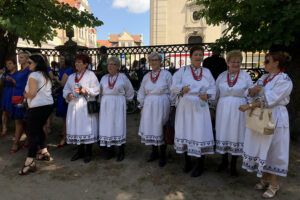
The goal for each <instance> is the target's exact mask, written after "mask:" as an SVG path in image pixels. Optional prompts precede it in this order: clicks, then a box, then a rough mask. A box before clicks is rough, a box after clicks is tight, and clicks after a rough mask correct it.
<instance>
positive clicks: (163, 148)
mask: <svg viewBox="0 0 300 200" xmlns="http://www.w3.org/2000/svg"><path fill="white" fill-rule="evenodd" d="M166 150H167V145H161V146H160V153H159V162H158V166H159V167H164V166H165V165H166Z"/></svg>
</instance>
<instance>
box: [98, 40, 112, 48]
mask: <svg viewBox="0 0 300 200" xmlns="http://www.w3.org/2000/svg"><path fill="white" fill-rule="evenodd" d="M97 43H98V44H99V46H106V47H111V46H112V44H111V43H110V42H109V41H108V40H97Z"/></svg>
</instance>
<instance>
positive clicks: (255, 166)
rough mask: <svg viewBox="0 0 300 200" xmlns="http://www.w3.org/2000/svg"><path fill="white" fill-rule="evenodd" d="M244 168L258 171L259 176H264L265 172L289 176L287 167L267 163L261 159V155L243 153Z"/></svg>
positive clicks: (249, 170)
mask: <svg viewBox="0 0 300 200" xmlns="http://www.w3.org/2000/svg"><path fill="white" fill-rule="evenodd" d="M242 168H243V169H245V170H247V171H248V172H257V177H262V173H263V172H268V173H270V174H275V175H278V176H284V177H285V176H287V172H288V170H287V169H281V168H278V167H274V166H268V165H266V161H265V160H262V159H260V158H259V157H252V156H249V155H246V154H245V153H244V154H243V164H242Z"/></svg>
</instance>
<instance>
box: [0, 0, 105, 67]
mask: <svg viewBox="0 0 300 200" xmlns="http://www.w3.org/2000/svg"><path fill="white" fill-rule="evenodd" d="M102 24H103V22H102V21H100V20H98V19H97V18H95V17H94V16H93V15H92V14H90V13H88V12H80V11H79V10H78V9H76V8H73V7H71V6H69V5H68V4H65V3H60V2H59V1H57V0H0V48H1V49H2V50H4V51H3V52H4V54H6V57H7V56H10V55H12V54H13V53H14V51H15V48H16V43H17V40H18V38H22V39H24V40H27V41H32V42H33V43H34V44H35V45H41V42H47V40H52V39H53V38H54V37H55V36H56V34H57V32H56V30H55V29H65V30H66V29H68V28H70V27H72V26H73V25H75V26H77V27H84V26H88V27H95V26H101V25H102ZM3 52H2V51H1V50H0V53H3ZM0 60H1V61H2V62H3V54H2V58H1V57H0Z"/></svg>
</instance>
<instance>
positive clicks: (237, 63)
mask: <svg viewBox="0 0 300 200" xmlns="http://www.w3.org/2000/svg"><path fill="white" fill-rule="evenodd" d="M230 63H231V64H236V65H240V64H241V62H230Z"/></svg>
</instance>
